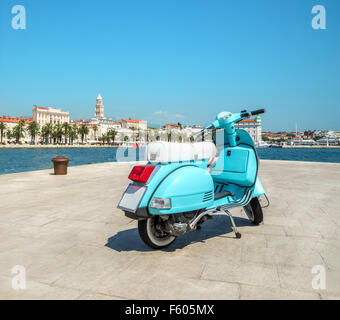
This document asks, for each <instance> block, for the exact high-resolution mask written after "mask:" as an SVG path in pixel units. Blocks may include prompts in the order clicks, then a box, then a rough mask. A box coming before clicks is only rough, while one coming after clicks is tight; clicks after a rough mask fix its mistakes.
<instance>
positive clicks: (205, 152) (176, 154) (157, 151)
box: [147, 141, 216, 163]
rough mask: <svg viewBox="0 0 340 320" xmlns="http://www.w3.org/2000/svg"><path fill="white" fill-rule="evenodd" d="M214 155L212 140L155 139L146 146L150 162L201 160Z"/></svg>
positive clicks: (214, 148) (214, 149)
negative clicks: (168, 140)
mask: <svg viewBox="0 0 340 320" xmlns="http://www.w3.org/2000/svg"><path fill="white" fill-rule="evenodd" d="M215 156H216V147H215V145H214V144H213V143H212V142H195V143H176V142H164V141H155V142H151V143H149V145H148V146H147V160H148V161H149V162H150V163H172V162H180V161H191V160H194V161H196V160H203V159H210V158H212V157H215Z"/></svg>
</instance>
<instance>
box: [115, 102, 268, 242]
mask: <svg viewBox="0 0 340 320" xmlns="http://www.w3.org/2000/svg"><path fill="white" fill-rule="evenodd" d="M264 112H265V110H264V109H260V110H256V111H253V112H247V111H245V110H244V111H241V112H240V113H231V112H221V113H220V114H218V115H217V117H216V120H215V121H214V122H213V123H211V124H210V125H209V126H208V127H206V128H205V129H203V130H202V131H201V132H199V134H197V135H196V140H197V139H198V138H199V137H202V140H204V135H205V134H206V133H208V132H210V130H212V136H213V137H214V141H215V143H212V142H195V143H191V144H189V143H187V144H185V143H170V142H160V141H156V142H152V143H150V144H149V145H148V147H147V159H148V163H147V165H138V166H135V167H134V168H133V169H132V171H131V173H130V175H129V179H130V180H131V181H132V183H130V184H129V186H128V188H127V189H126V191H125V192H124V194H123V196H122V198H121V200H120V203H119V205H118V208H120V209H122V210H123V211H124V212H125V215H126V216H127V217H129V218H131V219H136V220H138V231H139V235H140V237H141V239H142V240H143V241H144V243H145V244H146V245H148V246H150V247H151V248H154V249H161V248H164V247H166V246H168V245H170V244H171V243H172V242H173V241H175V239H176V238H177V237H179V236H181V235H183V234H184V233H186V232H188V231H191V230H195V229H200V225H201V224H202V223H204V222H205V221H207V220H209V219H211V218H212V216H211V214H214V213H217V212H225V213H226V214H227V215H228V216H229V217H230V219H231V223H232V227H233V231H234V232H235V235H236V238H241V234H240V233H239V232H238V230H237V227H236V224H235V222H234V219H233V217H232V215H231V213H230V211H229V209H231V208H235V207H243V208H244V211H245V213H246V214H247V216H248V218H249V220H250V221H251V222H252V223H253V224H256V225H258V224H260V223H261V222H262V221H263V212H262V208H261V205H260V201H259V197H260V196H261V195H265V190H264V188H263V186H262V184H261V182H260V180H259V178H258V176H257V174H258V168H259V159H258V156H257V153H256V149H255V145H254V142H253V140H252V138H251V137H250V135H249V134H248V133H247V132H246V131H244V130H237V129H235V124H236V123H237V122H239V121H241V120H243V119H247V118H249V117H250V116H254V115H258V114H262V113H264Z"/></svg>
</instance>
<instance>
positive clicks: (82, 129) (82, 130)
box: [78, 125, 89, 144]
mask: <svg viewBox="0 0 340 320" xmlns="http://www.w3.org/2000/svg"><path fill="white" fill-rule="evenodd" d="M78 132H79V134H80V135H81V143H82V144H84V138H85V136H86V135H88V134H89V128H88V127H87V126H85V125H81V126H80V128H79V130H78Z"/></svg>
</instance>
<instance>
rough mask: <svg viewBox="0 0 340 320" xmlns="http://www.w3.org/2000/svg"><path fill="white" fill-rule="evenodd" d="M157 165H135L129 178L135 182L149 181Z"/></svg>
mask: <svg viewBox="0 0 340 320" xmlns="http://www.w3.org/2000/svg"><path fill="white" fill-rule="evenodd" d="M155 168H156V167H155V166H135V167H133V169H132V170H131V172H130V174H129V179H130V180H132V181H134V182H140V183H147V182H148V180H149V178H150V176H151V174H152V172H153V170H154V169H155Z"/></svg>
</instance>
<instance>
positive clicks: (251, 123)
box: [235, 116, 262, 145]
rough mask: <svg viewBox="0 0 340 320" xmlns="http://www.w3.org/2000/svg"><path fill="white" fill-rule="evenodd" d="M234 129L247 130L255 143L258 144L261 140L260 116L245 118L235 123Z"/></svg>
mask: <svg viewBox="0 0 340 320" xmlns="http://www.w3.org/2000/svg"><path fill="white" fill-rule="evenodd" d="M235 129H242V130H245V131H247V132H248V133H249V134H250V136H251V137H252V139H253V141H254V143H255V145H258V144H259V143H260V141H261V140H262V121H261V117H260V116H256V117H255V119H245V120H242V121H240V122H238V123H235Z"/></svg>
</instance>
